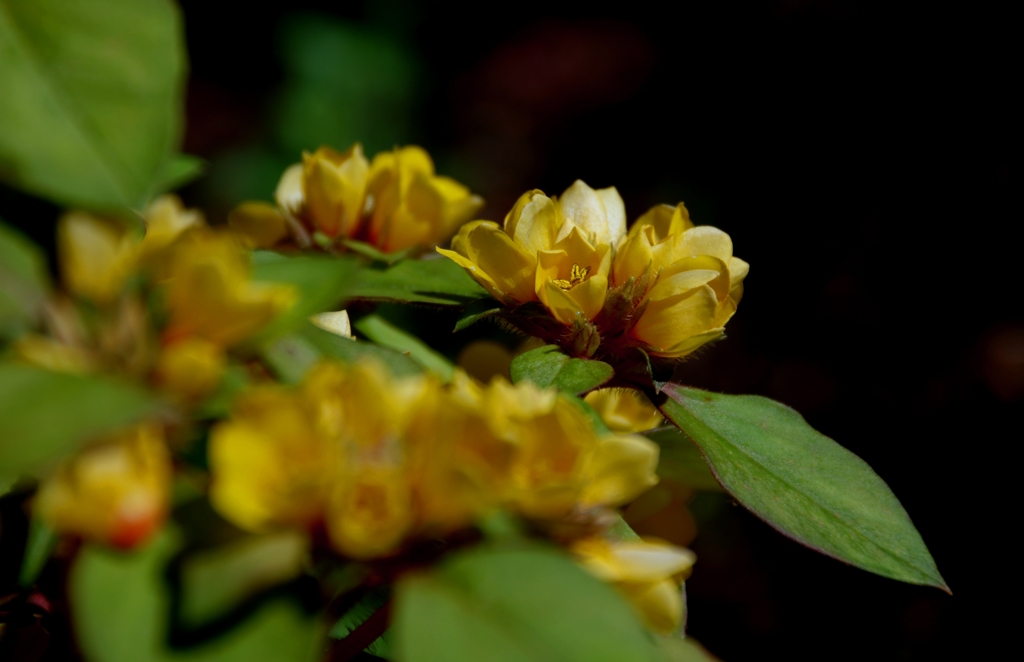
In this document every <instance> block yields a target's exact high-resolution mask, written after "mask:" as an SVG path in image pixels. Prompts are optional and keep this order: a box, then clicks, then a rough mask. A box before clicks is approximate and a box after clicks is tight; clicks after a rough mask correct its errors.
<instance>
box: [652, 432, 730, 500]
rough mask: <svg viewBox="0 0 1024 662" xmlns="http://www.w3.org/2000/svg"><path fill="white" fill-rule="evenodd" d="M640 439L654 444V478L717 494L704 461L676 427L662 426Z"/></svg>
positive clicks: (698, 451) (717, 486)
mask: <svg viewBox="0 0 1024 662" xmlns="http://www.w3.org/2000/svg"><path fill="white" fill-rule="evenodd" d="M644 436H645V437H647V438H648V439H650V440H651V441H653V442H654V443H656V444H658V447H659V448H660V449H661V452H660V454H659V456H658V475H659V476H661V477H662V478H665V479H668V480H674V481H677V482H679V483H682V484H683V485H686V486H688V487H692V488H693V489H695V490H704V491H708V492H721V491H722V486H721V485H719V484H718V481H717V480H715V476H714V474H712V473H711V469H710V468H709V467H708V462H707V460H705V459H704V456H703V455H702V454H701V452H700V448H698V447H697V445H696V444H695V443H693V441H692V440H691V439H690V438H689V437H687V436H686V435H685V434H683V432H682V431H681V430H680V429H679V428H677V427H667V426H666V427H663V428H657V429H656V430H651V431H649V432H645V433H644Z"/></svg>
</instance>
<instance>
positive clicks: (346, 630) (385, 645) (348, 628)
mask: <svg viewBox="0 0 1024 662" xmlns="http://www.w3.org/2000/svg"><path fill="white" fill-rule="evenodd" d="M390 598H391V587H390V586H389V585H382V586H378V587H376V588H374V589H371V590H369V591H367V593H366V595H364V596H363V597H362V599H361V600H359V601H358V602H357V603H356V604H354V605H353V606H352V607H351V608H350V609H349V610H348V611H346V612H345V614H344V615H343V616H342V617H341V618H339V619H338V620H337V621H336V622H335V623H334V626H333V627H332V628H331V632H330V636H331V638H333V639H344V638H345V637H347V636H348V635H349V634H351V633H352V631H353V630H355V629H356V628H357V627H359V626H360V625H362V624H363V623H364V622H365V621H366V619H368V618H370V616H372V615H373V614H374V612H376V611H377V610H378V609H380V608H381V607H383V606H384V605H385V604H387V602H388V600H389V599H390ZM390 649H391V632H390V630H387V631H385V632H384V634H382V635H381V636H379V637H377V639H375V640H374V641H373V643H371V644H370V645H369V646H368V647H367V648H366V649H365V650H366V652H367V653H369V654H370V655H376V656H377V657H383V658H388V657H390V656H391V655H390V654H391V650H390Z"/></svg>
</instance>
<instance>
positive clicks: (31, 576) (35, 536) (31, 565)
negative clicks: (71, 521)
mask: <svg viewBox="0 0 1024 662" xmlns="http://www.w3.org/2000/svg"><path fill="white" fill-rule="evenodd" d="M57 538H58V535H57V532H56V531H54V530H53V529H51V528H50V527H49V526H48V525H47V524H46V522H44V521H43V520H42V519H41V518H39V517H32V520H31V521H30V522H29V527H28V540H27V541H26V542H25V558H24V559H22V561H21V573H20V574H19V575H18V583H19V584H21V585H22V586H24V587H28V586H32V585H33V584H35V583H36V579H37V578H38V577H39V573H40V572H42V571H43V566H45V565H46V561H47V560H48V559H49V558H50V553H51V552H53V546H54V545H56V544H57Z"/></svg>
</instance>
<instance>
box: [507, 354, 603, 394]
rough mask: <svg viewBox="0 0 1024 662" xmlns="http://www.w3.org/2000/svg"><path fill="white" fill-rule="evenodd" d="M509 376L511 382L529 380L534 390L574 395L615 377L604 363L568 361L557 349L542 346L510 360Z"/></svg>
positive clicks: (586, 360)
mask: <svg viewBox="0 0 1024 662" xmlns="http://www.w3.org/2000/svg"><path fill="white" fill-rule="evenodd" d="M509 372H510V373H511V375H512V381H513V382H518V381H522V380H524V379H528V380H530V381H531V382H533V383H534V384H536V385H537V386H541V387H544V388H547V387H549V386H550V387H553V388H557V389H558V390H560V391H565V392H566V393H573V394H580V393H586V392H587V391H593V390H594V389H595V388H597V387H599V386H602V385H603V384H606V383H608V380H610V379H611V378H612V377H613V376H614V375H615V370H614V369H613V368H612V367H611V366H610V365H608V364H607V363H604V362H603V361H594V360H592V359H574V358H570V357H569V356H568V355H566V354H564V353H562V350H561V349H560V348H559V347H558V346H557V345H545V346H544V347H538V348H537V349H531V350H530V351H529V352H524V353H522V354H520V355H519V356H517V357H516V358H514V359H512V365H511V366H510V367H509Z"/></svg>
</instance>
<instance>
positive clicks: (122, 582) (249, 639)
mask: <svg viewBox="0 0 1024 662" xmlns="http://www.w3.org/2000/svg"><path fill="white" fill-rule="evenodd" d="M179 546H180V534H179V533H178V531H177V530H175V529H174V528H173V527H171V528H168V529H167V530H165V531H164V532H163V533H162V534H161V535H160V536H159V537H158V538H157V539H156V540H154V541H152V542H151V543H149V544H148V545H147V546H146V547H145V548H144V549H142V550H140V551H138V552H136V553H133V554H124V553H118V552H113V551H110V550H107V549H103V548H100V547H97V546H93V545H89V546H86V547H85V548H84V549H83V550H82V552H81V554H80V555H79V556H78V558H77V559H76V561H75V564H74V566H73V567H72V571H71V576H70V579H69V586H68V592H69V595H70V598H71V600H70V603H71V609H72V618H73V621H74V623H75V625H76V634H77V635H78V641H79V643H80V644H81V647H82V652H83V653H84V654H85V657H86V659H88V660H89V661H90V662H140V661H142V660H145V661H146V662H171V661H176V660H182V661H185V660H188V661H189V662H251V661H252V660H274V661H275V662H306V661H310V662H312V661H313V660H316V659H317V657H318V655H317V650H318V648H319V647H320V646H319V636H318V635H319V631H318V628H317V626H316V623H315V621H314V620H313V619H312V618H311V617H309V616H307V615H306V614H305V613H303V611H302V610H301V608H300V607H299V606H298V605H297V604H295V603H293V602H292V601H288V600H283V599H279V600H273V601H270V602H267V603H266V604H264V605H263V606H262V607H260V608H259V609H258V610H257V611H256V612H255V613H254V614H252V615H251V616H249V618H247V619H245V620H244V621H242V622H241V623H239V624H238V625H237V626H236V627H235V628H233V629H231V630H230V631H228V632H226V633H224V634H223V635H222V636H220V637H218V638H217V639H215V640H212V641H210V642H207V643H205V644H202V645H198V646H194V647H189V648H187V649H180V650H172V649H169V648H168V647H167V627H168V623H167V614H168V606H169V596H168V594H167V585H166V583H165V582H164V581H163V578H162V576H161V575H162V573H163V571H164V567H165V565H166V563H167V561H168V560H169V559H170V558H171V556H173V554H174V553H175V551H176V550H177V549H178V547H179Z"/></svg>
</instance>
